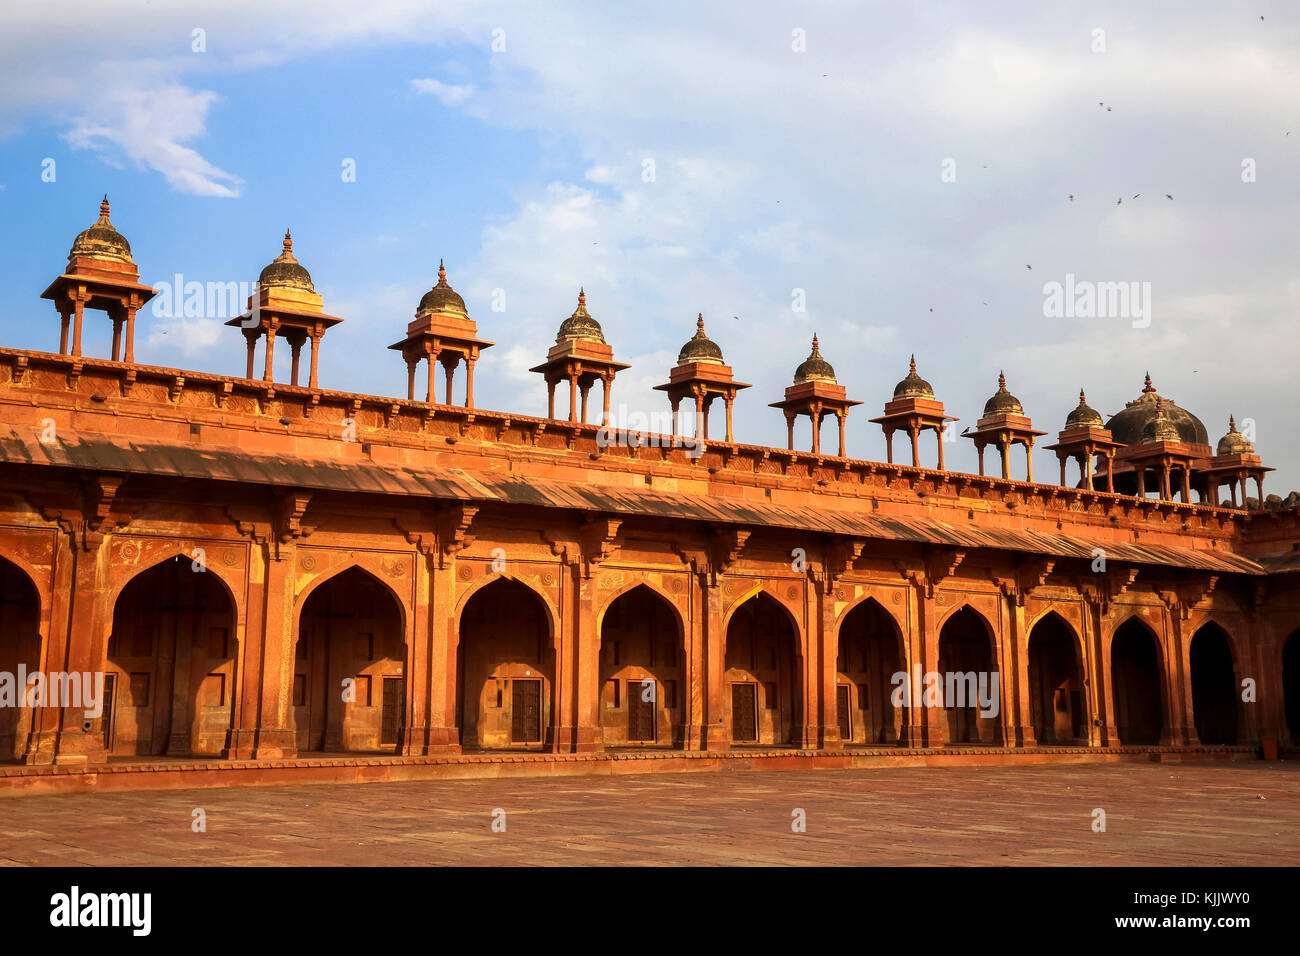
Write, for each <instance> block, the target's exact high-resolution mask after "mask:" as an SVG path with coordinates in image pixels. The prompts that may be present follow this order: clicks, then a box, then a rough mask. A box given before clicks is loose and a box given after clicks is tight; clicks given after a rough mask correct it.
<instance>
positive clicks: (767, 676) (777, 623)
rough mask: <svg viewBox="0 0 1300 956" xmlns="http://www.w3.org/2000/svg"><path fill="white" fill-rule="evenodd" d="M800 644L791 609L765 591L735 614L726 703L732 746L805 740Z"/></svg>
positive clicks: (730, 635)
mask: <svg viewBox="0 0 1300 956" xmlns="http://www.w3.org/2000/svg"><path fill="white" fill-rule="evenodd" d="M798 642H799V634H798V631H797V630H796V629H795V626H794V622H793V621H792V620H791V619H790V612H789V611H787V610H786V609H785V608H784V607H782V606H781V604H780V602H778V601H777V600H776V599H775V598H773V597H772V596H771V595H769V594H767V593H765V592H762V591H760V592H758V593H757V594H755V595H754V596H753V597H751V598H749V599H748V600H746V601H745V603H744V604H742V605H741V606H740V607H739V608H737V609H736V610H735V612H734V613H733V614H732V615H731V620H730V621H729V622H728V623H727V645H726V659H725V665H724V666H725V668H726V671H725V674H724V676H723V684H724V687H725V688H726V695H725V698H724V700H723V707H724V709H725V710H726V714H725V715H724V720H725V721H726V722H727V723H728V724H729V725H730V727H731V740H732V743H733V744H736V745H739V746H745V745H747V744H748V745H759V746H773V745H775V746H784V745H791V744H794V745H799V744H800V743H801V737H802V734H801V731H800V727H799V721H800V715H801V713H802V710H801V707H802V700H801V694H800V685H799V663H800V661H799V653H798Z"/></svg>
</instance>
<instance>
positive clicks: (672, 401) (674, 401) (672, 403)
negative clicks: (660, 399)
mask: <svg viewBox="0 0 1300 956" xmlns="http://www.w3.org/2000/svg"><path fill="white" fill-rule="evenodd" d="M668 403H669V405H670V406H671V407H672V410H673V437H674V438H675V437H677V409H678V408H680V407H681V404H682V400H681V399H680V398H670V399H668Z"/></svg>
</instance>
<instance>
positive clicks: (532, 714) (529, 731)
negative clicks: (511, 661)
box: [510, 680, 542, 744]
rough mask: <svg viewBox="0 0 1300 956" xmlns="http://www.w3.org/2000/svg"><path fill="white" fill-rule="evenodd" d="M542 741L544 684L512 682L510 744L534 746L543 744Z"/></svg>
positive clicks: (539, 682) (524, 681)
mask: <svg viewBox="0 0 1300 956" xmlns="http://www.w3.org/2000/svg"><path fill="white" fill-rule="evenodd" d="M541 740H542V682H541V681H539V680H512V681H511V682H510V742H511V743H516V744H533V743H541Z"/></svg>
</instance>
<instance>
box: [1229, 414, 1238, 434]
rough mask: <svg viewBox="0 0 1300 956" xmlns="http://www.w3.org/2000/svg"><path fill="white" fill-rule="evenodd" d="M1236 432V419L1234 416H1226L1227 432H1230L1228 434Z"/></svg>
mask: <svg viewBox="0 0 1300 956" xmlns="http://www.w3.org/2000/svg"><path fill="white" fill-rule="evenodd" d="M1236 430H1237V419H1236V416H1234V415H1229V416H1228V431H1230V432H1235V431H1236Z"/></svg>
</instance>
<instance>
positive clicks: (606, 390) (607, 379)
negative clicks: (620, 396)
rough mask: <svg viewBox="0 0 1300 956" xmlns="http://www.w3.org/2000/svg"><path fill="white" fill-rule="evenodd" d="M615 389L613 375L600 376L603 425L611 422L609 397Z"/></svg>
mask: <svg viewBox="0 0 1300 956" xmlns="http://www.w3.org/2000/svg"><path fill="white" fill-rule="evenodd" d="M613 391H614V377H613V376H612V375H602V376H601V378H600V403H601V406H602V408H601V413H600V414H601V418H600V423H601V424H602V425H608V424H609V398H610V395H611V394H613Z"/></svg>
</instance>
